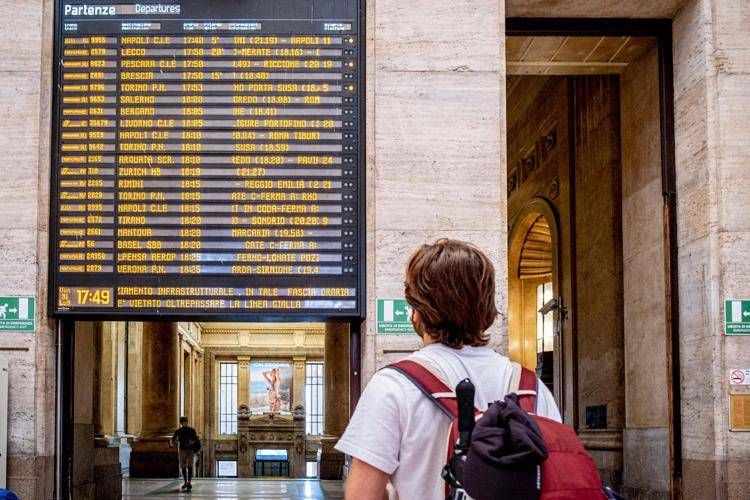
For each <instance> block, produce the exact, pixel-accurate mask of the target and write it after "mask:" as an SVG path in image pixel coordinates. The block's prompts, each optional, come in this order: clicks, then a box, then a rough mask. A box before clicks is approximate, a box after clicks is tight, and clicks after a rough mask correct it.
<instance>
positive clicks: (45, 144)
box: [0, 0, 55, 498]
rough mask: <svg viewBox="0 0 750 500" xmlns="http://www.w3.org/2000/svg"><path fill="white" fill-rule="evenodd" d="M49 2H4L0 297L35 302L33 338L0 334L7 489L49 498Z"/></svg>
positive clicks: (0, 26) (0, 33) (0, 18)
mask: <svg viewBox="0 0 750 500" xmlns="http://www.w3.org/2000/svg"><path fill="white" fill-rule="evenodd" d="M51 23H52V2H51V1H48V0H47V1H44V0H30V1H21V0H4V1H2V2H0V50H1V51H2V53H3V57H2V58H0V116H2V120H3V121H2V125H1V126H0V151H2V155H0V255H1V256H2V258H1V259H0V276H2V279H0V296H3V295H5V296H14V295H27V296H32V297H34V298H35V299H36V331H35V332H33V333H20V332H2V333H0V356H2V357H5V358H7V359H8V363H9V378H10V392H9V406H10V408H9V410H10V411H9V422H8V470H7V475H8V487H9V488H13V489H14V490H16V491H17V492H18V494H19V495H20V496H21V498H36V497H39V498H42V497H46V498H49V497H51V495H52V493H51V492H52V485H53V477H54V459H53V456H54V447H55V438H54V436H55V434H54V430H55V427H54V418H55V340H54V331H53V329H52V328H51V323H50V322H49V321H48V319H47V317H46V311H47V308H46V300H47V294H46V287H47V284H46V275H47V272H46V269H47V250H46V248H47V217H48V216H47V213H48V212H47V205H48V184H49V180H48V179H49V133H48V131H49V130H50V129H49V125H50V122H49V117H48V113H46V112H45V110H48V109H49V102H50V75H51V58H50V56H51V45H52V39H51V37H45V36H43V33H44V32H47V33H51V30H50V28H51V26H52V24H51Z"/></svg>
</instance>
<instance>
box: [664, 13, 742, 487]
mask: <svg viewBox="0 0 750 500" xmlns="http://www.w3.org/2000/svg"><path fill="white" fill-rule="evenodd" d="M673 36H674V59H675V80H674V83H675V85H674V86H675V136H676V137H675V140H676V151H675V153H676V164H677V193H678V207H677V214H678V247H679V250H678V259H679V262H678V264H679V275H678V276H679V290H680V292H679V293H680V297H679V299H680V323H679V325H680V344H681V348H680V357H681V367H682V380H681V385H682V429H683V454H684V458H685V464H684V492H685V498H747V497H748V496H750V481H749V480H748V477H749V476H748V474H747V470H748V467H750V434H747V433H739V432H731V431H729V430H728V427H729V419H728V408H729V402H728V399H729V394H730V392H734V393H739V392H747V388H739V389H734V388H730V386H729V382H728V371H729V370H730V369H731V368H736V367H740V366H744V365H743V363H744V364H747V360H748V357H747V353H748V351H749V350H750V338H748V337H727V336H725V335H724V333H723V322H724V319H723V314H724V309H723V301H724V300H725V299H728V298H738V297H747V296H749V295H750V261H748V259H747V256H748V255H750V217H748V215H747V213H748V208H749V207H750V180H748V177H747V165H748V161H749V160H750V147H749V146H750V139H748V134H747V127H748V122H747V116H748V113H749V112H750V99H748V97H749V95H750V94H748V88H750V50H748V47H750V12H749V11H748V8H747V4H746V2H743V1H742V0H726V1H724V0H722V1H720V2H719V1H710V0H692V1H690V2H687V3H686V5H685V6H684V7H683V8H682V10H680V11H679V12H678V13H677V15H676V16H675V20H674V28H673ZM743 389H744V391H743Z"/></svg>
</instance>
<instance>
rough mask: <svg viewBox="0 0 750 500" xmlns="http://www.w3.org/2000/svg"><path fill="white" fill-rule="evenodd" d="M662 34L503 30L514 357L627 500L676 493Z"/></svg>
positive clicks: (548, 25)
mask: <svg viewBox="0 0 750 500" xmlns="http://www.w3.org/2000/svg"><path fill="white" fill-rule="evenodd" d="M667 26H668V24H667ZM664 28H665V27H664V26H661V25H659V26H658V27H657V25H655V24H652V23H650V22H646V23H644V24H643V25H639V24H638V23H636V22H632V23H629V22H623V23H621V24H617V23H614V22H611V23H608V22H603V23H599V22H598V21H597V20H591V21H571V20H508V30H507V31H508V35H509V36H507V38H506V61H507V75H508V76H507V81H506V86H507V107H506V109H507V130H508V134H507V146H508V172H507V182H508V184H507V192H508V219H509V237H508V301H509V309H508V326H509V353H510V356H511V358H512V359H514V360H516V361H519V362H521V363H523V364H524V365H525V366H527V367H529V368H532V369H535V370H536V371H537V374H538V376H539V377H540V378H541V379H542V381H543V382H544V383H545V384H546V385H547V386H548V387H549V388H550V389H551V390H552V392H553V394H554V396H555V399H556V401H557V403H558V405H559V407H560V409H561V413H562V414H563V418H564V420H565V423H567V424H569V425H571V426H573V427H574V428H575V429H576V431H577V432H578V433H579V435H580V436H581V438H582V440H583V442H584V444H585V445H586V447H587V449H588V451H589V453H590V454H591V456H592V457H593V458H594V460H595V462H596V463H597V467H598V469H599V472H600V474H601V476H602V479H603V482H604V483H605V484H608V485H611V486H614V487H615V488H616V489H618V490H620V491H622V492H624V493H626V494H627V496H628V497H633V498H641V497H644V495H646V496H647V495H653V494H657V495H664V496H669V495H670V494H673V493H674V488H675V484H676V481H675V478H677V477H679V468H680V466H679V451H677V452H676V451H675V442H678V438H675V434H674V433H675V432H676V429H675V418H676V417H675V415H676V409H675V405H674V398H675V396H676V397H677V398H679V393H678V392H677V393H675V390H674V387H673V384H672V381H673V380H674V378H673V376H674V373H673V369H674V365H673V363H674V362H675V359H674V357H675V353H674V350H673V345H674V344H673V342H674V337H675V336H676V328H675V326H674V316H673V310H674V309H673V305H674V302H673V301H674V300H675V299H674V297H673V295H674V294H675V293H676V289H675V287H674V279H673V276H674V272H675V268H674V266H673V264H674V256H673V252H672V251H671V250H670V249H671V248H673V245H672V240H671V238H672V234H671V233H672V232H673V230H674V226H673V225H672V223H673V216H672V212H673V210H674V205H673V196H672V194H673V190H672V191H670V189H669V186H670V183H671V182H672V181H673V175H672V173H673V168H674V165H673V164H670V161H671V158H672V156H671V153H670V148H672V149H673V146H672V145H671V142H670V137H671V136H670V133H671V129H670V128H669V124H670V123H671V121H670V120H671V116H670V113H671V111H670V110H671V108H670V107H669V106H665V99H668V98H669V92H666V91H665V89H671V87H670V86H669V85H665V82H669V81H671V80H670V78H671V76H670V75H671V73H669V72H665V69H664V68H665V65H667V66H668V65H669V64H670V62H669V61H665V56H664V54H665V51H667V50H670V48H669V40H668V36H665V33H666V31H664ZM665 47H666V48H665ZM677 380H679V379H677ZM677 417H679V413H677ZM678 434H679V432H678Z"/></svg>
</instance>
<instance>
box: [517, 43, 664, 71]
mask: <svg viewBox="0 0 750 500" xmlns="http://www.w3.org/2000/svg"><path fill="white" fill-rule="evenodd" d="M505 40H506V42H505V58H506V65H507V72H508V74H509V75H588V74H617V73H621V72H622V71H623V70H624V69H625V68H626V67H627V66H628V64H629V63H631V62H633V61H634V60H636V59H637V58H638V57H640V56H641V55H642V54H643V53H644V52H646V50H648V49H649V48H650V47H652V46H654V45H655V43H656V40H655V39H654V38H649V37H629V36H608V37H602V36H508V37H506V39H505Z"/></svg>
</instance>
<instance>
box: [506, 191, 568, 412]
mask: <svg viewBox="0 0 750 500" xmlns="http://www.w3.org/2000/svg"><path fill="white" fill-rule="evenodd" d="M558 240H559V238H558V228H557V222H556V217H555V213H554V211H553V208H552V206H551V205H550V204H549V203H548V202H547V201H546V200H544V199H542V198H534V199H532V200H530V201H529V202H528V203H527V204H526V205H525V206H524V208H523V209H522V210H521V212H520V213H519V215H518V217H517V218H516V221H515V223H514V224H513V227H512V229H511V233H510V239H509V245H508V326H509V340H510V342H509V350H510V357H511V359H513V360H514V361H517V362H519V363H521V364H523V365H524V366H526V367H527V368H530V369H534V370H536V372H537V375H538V376H539V377H540V378H541V380H542V381H543V382H544V383H545V384H546V385H547V387H549V388H550V390H552V392H553V394H554V395H555V399H556V400H557V403H558V405H561V403H562V355H561V354H562V353H561V346H562V342H561V335H562V328H561V325H562V322H561V318H560V314H564V307H563V304H562V299H561V298H560V295H561V294H560V291H559V287H560V276H559V273H558V265H557V260H558V258H557V256H558Z"/></svg>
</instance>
